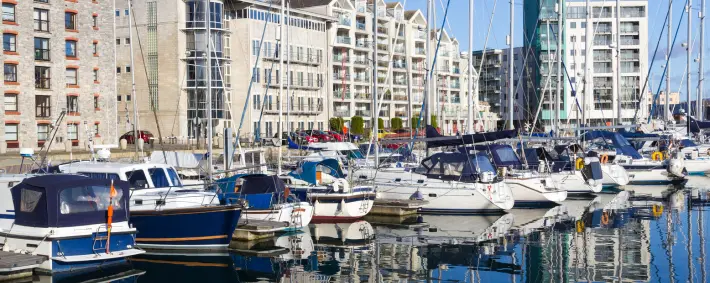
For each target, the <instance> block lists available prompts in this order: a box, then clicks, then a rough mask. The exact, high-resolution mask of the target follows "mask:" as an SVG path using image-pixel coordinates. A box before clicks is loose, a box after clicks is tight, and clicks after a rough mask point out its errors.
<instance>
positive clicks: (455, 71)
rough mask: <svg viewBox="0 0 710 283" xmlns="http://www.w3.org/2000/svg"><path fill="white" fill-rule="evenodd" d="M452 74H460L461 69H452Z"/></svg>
mask: <svg viewBox="0 0 710 283" xmlns="http://www.w3.org/2000/svg"><path fill="white" fill-rule="evenodd" d="M454 74H457V75H458V74H461V69H459V68H458V67H454Z"/></svg>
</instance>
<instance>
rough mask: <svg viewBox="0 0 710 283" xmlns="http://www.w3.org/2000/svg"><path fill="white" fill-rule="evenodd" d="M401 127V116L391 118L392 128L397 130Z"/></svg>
mask: <svg viewBox="0 0 710 283" xmlns="http://www.w3.org/2000/svg"><path fill="white" fill-rule="evenodd" d="M401 128H402V118H397V117H395V118H392V129H393V130H399V129H401Z"/></svg>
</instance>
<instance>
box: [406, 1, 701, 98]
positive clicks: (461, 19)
mask: <svg viewBox="0 0 710 283" xmlns="http://www.w3.org/2000/svg"><path fill="white" fill-rule="evenodd" d="M433 1H434V2H435V5H436V10H437V11H436V16H437V23H436V25H437V27H441V25H442V20H443V15H444V8H443V6H445V5H446V2H447V1H448V0H433ZM450 1H451V4H450V5H451V6H450V8H449V14H448V17H447V18H448V20H447V23H446V24H445V25H444V29H446V31H447V32H448V33H449V34H453V36H454V37H456V38H458V40H459V42H460V44H461V50H467V49H468V3H469V1H467V0H450ZM474 1H475V4H474V24H473V25H474V37H473V41H474V43H473V49H474V50H480V49H482V48H483V47H484V41H485V39H486V34H487V33H488V25H489V22H490V21H491V15H492V17H493V25H492V26H491V30H490V33H491V35H490V36H489V39H488V45H487V47H488V48H507V46H506V44H505V43H506V42H505V37H506V35H507V34H508V33H509V28H510V25H509V24H510V12H509V10H510V2H509V0H474ZM528 1H530V0H528ZM593 1H607V2H608V3H613V2H614V0H593ZM401 2H402V3H404V4H405V7H406V9H420V10H422V12H424V11H425V10H426V0H407V1H406V2H405V1H404V0H401ZM693 2H694V3H693V12H692V13H691V15H692V21H693V31H694V34H693V39H692V42H694V49H693V56H694V58H697V56H698V55H697V54H698V53H697V51H698V50H699V35H700V26H699V19H698V12H699V11H700V0H694V1H693ZM494 6H495V9H494ZM684 6H685V1H684V0H675V1H674V3H673V11H672V19H673V30H672V32H675V27H676V26H677V25H678V19H679V16H680V14H681V12H682V11H683V10H684ZM522 9H523V0H517V1H515V20H516V21H515V39H514V41H515V43H514V45H515V46H522V44H523V38H522V33H523V19H522V16H523V11H522ZM667 11H668V1H667V0H652V1H649V4H648V18H649V27H648V29H649V34H648V41H649V44H648V45H649V47H648V49H649V55H648V58H649V64H648V65H649V67H650V65H651V58H652V57H653V51H654V49H655V48H656V42H657V41H658V38H659V33H660V32H661V29H662V25H663V20H664V19H665V16H666V12H667ZM680 26H681V28H680V30H679V32H678V38H677V40H676V47H675V48H674V49H673V54H671V67H672V68H671V72H670V73H671V89H672V91H679V90H680V93H681V100H685V90H686V85H685V80H684V79H683V78H684V74H685V73H684V72H685V66H686V50H685V48H683V47H681V44H682V43H685V42H688V38H687V34H688V33H687V14H686V15H685V16H684V18H683V22H682V23H681V25H680ZM706 29H710V22H707V23H706ZM666 32H667V30H666V31H664V34H663V37H662V39H661V44H660V46H659V47H658V54H657V56H656V63H655V64H654V65H653V69H652V73H651V80H650V82H649V86H651V89H652V91H653V92H655V91H656V89H657V88H658V84H659V83H660V81H659V78H660V76H661V73H662V72H663V68H662V66H664V65H665V50H666V48H668V46H667V39H666V34H665V33H666ZM705 43H706V44H705V45H706V48H705V50H706V52H705V58H706V59H705V60H704V61H705V69H706V70H710V60H708V59H710V48H708V47H710V38H708V37H707V30H706V37H705ZM690 68H691V71H692V73H691V76H692V78H691V83H692V84H693V92H692V95H693V97H694V96H695V94H696V91H695V86H696V85H697V72H698V64H697V62H693V63H692V65H691V67H690ZM646 71H648V70H646ZM705 74H706V75H705V76H706V78H710V72H705ZM681 83H682V85H681ZM704 88H705V96H704V97H706V98H710V83H709V82H706V83H705V87H704ZM662 89H665V85H664V86H663V87H662Z"/></svg>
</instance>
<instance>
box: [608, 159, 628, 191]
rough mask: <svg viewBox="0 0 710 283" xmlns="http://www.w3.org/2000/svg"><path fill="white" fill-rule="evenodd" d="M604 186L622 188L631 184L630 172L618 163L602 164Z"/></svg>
mask: <svg viewBox="0 0 710 283" xmlns="http://www.w3.org/2000/svg"><path fill="white" fill-rule="evenodd" d="M602 175H603V176H604V178H603V179H602V186H603V187H604V188H622V187H624V186H626V185H628V184H629V173H628V172H626V169H624V167H622V166H620V165H617V164H602Z"/></svg>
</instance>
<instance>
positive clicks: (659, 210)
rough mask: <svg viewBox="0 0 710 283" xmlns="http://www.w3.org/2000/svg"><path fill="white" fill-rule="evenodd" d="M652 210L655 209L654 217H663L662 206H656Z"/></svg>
mask: <svg viewBox="0 0 710 283" xmlns="http://www.w3.org/2000/svg"><path fill="white" fill-rule="evenodd" d="M651 208H652V209H653V216H656V217H660V216H661V215H663V206H662V205H657V204H654V205H653V206H652V207H651Z"/></svg>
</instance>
